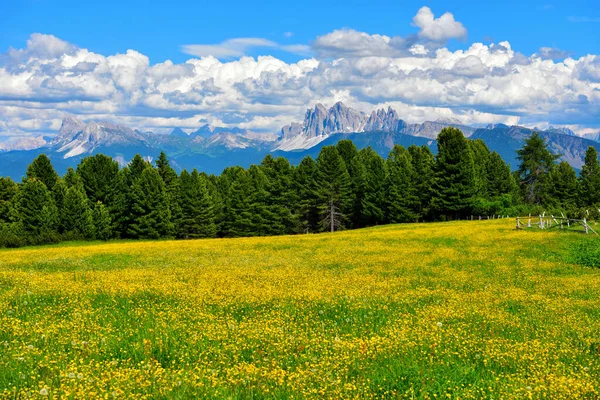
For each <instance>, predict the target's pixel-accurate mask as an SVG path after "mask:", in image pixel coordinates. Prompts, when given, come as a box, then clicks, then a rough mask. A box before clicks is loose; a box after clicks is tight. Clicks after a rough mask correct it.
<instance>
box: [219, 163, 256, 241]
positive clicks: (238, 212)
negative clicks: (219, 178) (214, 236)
mask: <svg viewBox="0 0 600 400" xmlns="http://www.w3.org/2000/svg"><path fill="white" fill-rule="evenodd" d="M227 180H228V181H229V184H228V185H227V195H226V197H225V199H226V200H225V209H224V214H225V216H224V222H223V234H224V235H225V236H227V237H236V236H250V235H252V232H253V224H252V213H251V212H250V196H251V188H250V176H249V174H248V172H247V171H246V170H245V169H243V168H240V167H236V168H229V171H228V173H227Z"/></svg>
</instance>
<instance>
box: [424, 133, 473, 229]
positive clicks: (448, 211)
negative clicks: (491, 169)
mask: <svg viewBox="0 0 600 400" xmlns="http://www.w3.org/2000/svg"><path fill="white" fill-rule="evenodd" d="M476 190H477V186H476V171H475V165H474V162H473V153H472V151H471V148H470V146H469V145H468V143H467V139H465V137H464V135H463V133H462V132H461V131H460V130H459V129H456V128H451V127H448V128H444V129H442V131H441V132H440V134H439V136H438V154H437V156H436V163H435V166H434V179H433V183H432V193H433V196H432V199H431V209H432V210H433V212H434V213H435V214H436V215H443V216H445V217H446V218H447V219H459V218H461V217H462V216H465V215H467V213H468V212H470V210H471V206H472V204H473V200H474V197H475V193H476Z"/></svg>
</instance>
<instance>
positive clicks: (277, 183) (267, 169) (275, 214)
mask: <svg viewBox="0 0 600 400" xmlns="http://www.w3.org/2000/svg"><path fill="white" fill-rule="evenodd" d="M261 170H262V172H263V173H264V174H265V177H266V181H265V182H264V190H266V191H267V196H266V197H265V198H264V202H265V205H266V206H267V208H268V209H269V213H270V215H271V218H272V221H271V227H270V232H272V234H276V235H277V234H284V233H292V232H295V231H296V230H297V225H298V215H297V213H298V201H299V199H298V197H297V194H296V193H294V192H293V190H292V178H293V171H292V167H291V165H290V162H289V161H288V160H287V159H285V158H283V157H278V158H273V157H272V156H271V155H267V156H266V157H265V158H264V159H263V162H262V163H261ZM256 174H257V173H255V175H256ZM256 178H257V179H259V180H262V178H259V177H258V176H256Z"/></svg>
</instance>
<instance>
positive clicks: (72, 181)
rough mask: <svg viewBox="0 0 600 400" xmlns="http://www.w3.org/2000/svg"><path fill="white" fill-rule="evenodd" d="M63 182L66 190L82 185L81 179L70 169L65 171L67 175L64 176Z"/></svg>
mask: <svg viewBox="0 0 600 400" xmlns="http://www.w3.org/2000/svg"><path fill="white" fill-rule="evenodd" d="M63 181H64V182H65V185H67V188H70V187H73V186H77V185H83V181H82V180H81V177H80V176H79V175H78V174H77V172H75V170H74V169H73V168H72V167H69V168H68V169H67V173H66V174H65V176H64V178H63Z"/></svg>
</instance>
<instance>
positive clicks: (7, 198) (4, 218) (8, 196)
mask: <svg viewBox="0 0 600 400" xmlns="http://www.w3.org/2000/svg"><path fill="white" fill-rule="evenodd" d="M17 188H18V186H17V184H16V183H15V182H13V181H12V179H10V178H3V177H0V226H1V225H2V224H3V223H8V222H9V221H10V214H9V211H10V204H11V201H12V199H13V198H14V197H15V195H16V194H17Z"/></svg>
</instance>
